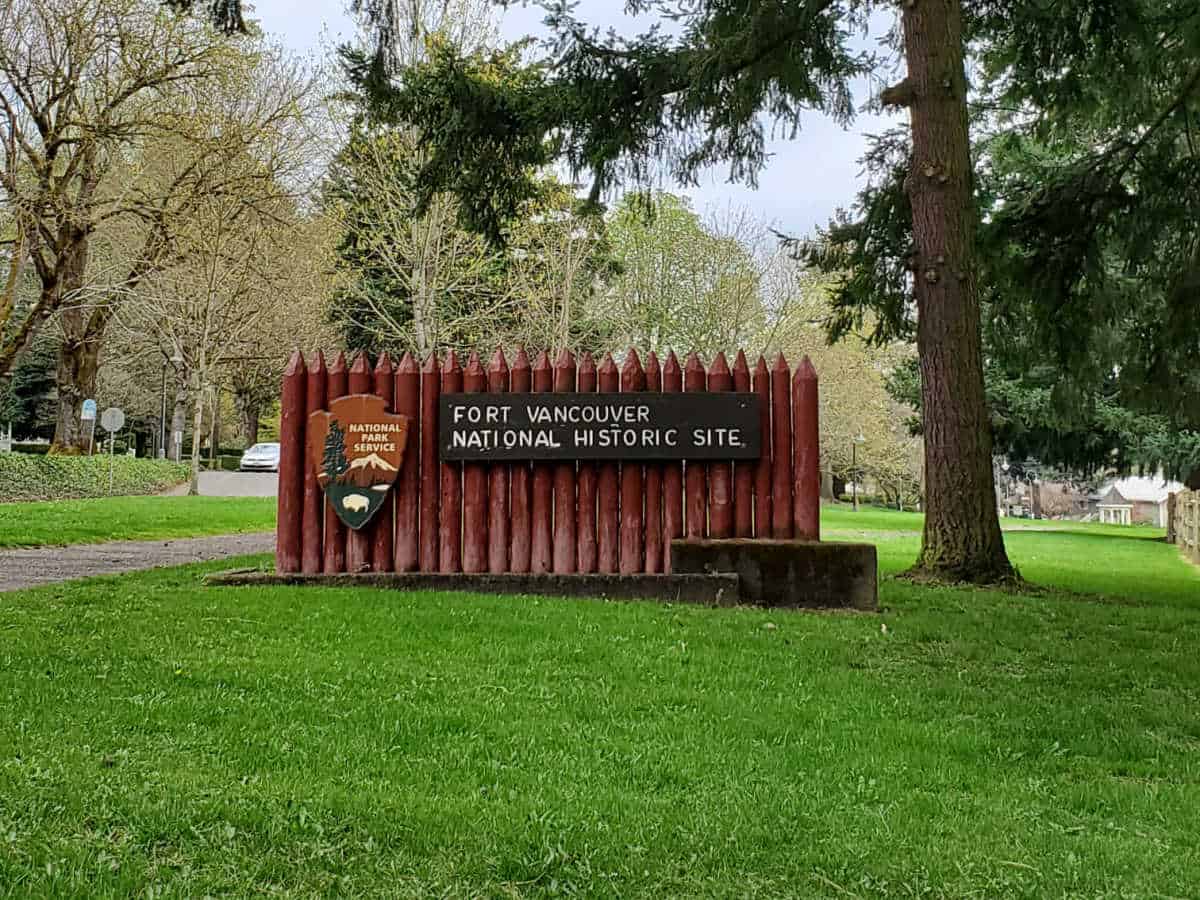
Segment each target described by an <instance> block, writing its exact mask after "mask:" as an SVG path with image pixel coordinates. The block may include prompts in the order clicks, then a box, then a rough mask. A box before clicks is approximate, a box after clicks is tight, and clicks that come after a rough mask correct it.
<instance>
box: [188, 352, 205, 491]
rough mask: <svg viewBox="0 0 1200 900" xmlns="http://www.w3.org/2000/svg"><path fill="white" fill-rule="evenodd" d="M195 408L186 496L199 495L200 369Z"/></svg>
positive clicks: (202, 384) (201, 425)
mask: <svg viewBox="0 0 1200 900" xmlns="http://www.w3.org/2000/svg"><path fill="white" fill-rule="evenodd" d="M194 402H195V408H194V411H193V414H192V477H191V482H190V483H189V484H188V494H189V495H190V496H192V497H195V496H197V495H199V493H200V438H201V436H202V435H203V433H204V369H203V368H201V369H200V370H199V373H198V374H197V377H196V383H195V398H194Z"/></svg>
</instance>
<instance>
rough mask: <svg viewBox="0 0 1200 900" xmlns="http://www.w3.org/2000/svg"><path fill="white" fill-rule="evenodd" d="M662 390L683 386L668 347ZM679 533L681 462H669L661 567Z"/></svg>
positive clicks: (666, 564)
mask: <svg viewBox="0 0 1200 900" xmlns="http://www.w3.org/2000/svg"><path fill="white" fill-rule="evenodd" d="M662 389H663V391H664V393H670V394H678V393H680V392H681V391H682V390H683V369H682V368H680V365H679V357H677V356H676V355H675V351H674V350H672V351H670V352H669V353H668V354H667V361H666V362H665V363H664V364H663V373H662ZM681 537H683V463H681V462H669V463H667V464H666V465H664V466H663V568H662V570H663V571H664V572H670V571H671V541H674V540H678V539H679V538H681Z"/></svg>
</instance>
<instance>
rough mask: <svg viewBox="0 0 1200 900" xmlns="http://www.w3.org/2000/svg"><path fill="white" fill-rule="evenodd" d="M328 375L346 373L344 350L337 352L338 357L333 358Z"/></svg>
mask: <svg viewBox="0 0 1200 900" xmlns="http://www.w3.org/2000/svg"><path fill="white" fill-rule="evenodd" d="M329 371H330V374H334V373H336V374H338V375H340V374H341V373H342V372H345V371H346V353H345V351H344V350H339V351H338V355H337V356H335V357H334V358H333V365H331V366H330V367H329Z"/></svg>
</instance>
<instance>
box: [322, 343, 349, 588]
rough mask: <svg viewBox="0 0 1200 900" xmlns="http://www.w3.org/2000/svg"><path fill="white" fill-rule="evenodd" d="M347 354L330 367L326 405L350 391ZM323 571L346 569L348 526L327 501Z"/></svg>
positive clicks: (326, 382) (338, 357)
mask: <svg viewBox="0 0 1200 900" xmlns="http://www.w3.org/2000/svg"><path fill="white" fill-rule="evenodd" d="M347 385H348V381H347V373H346V354H345V353H339V354H338V355H337V357H336V358H335V359H334V361H333V365H331V366H330V367H329V374H328V378H327V379H326V381H325V401H326V403H325V407H326V409H328V408H329V404H330V403H332V402H333V401H334V400H336V399H337V398H338V397H344V396H346V394H347V392H348V388H347ZM321 569H322V571H324V572H326V573H336V572H345V571H346V526H345V525H343V524H342V520H341V519H339V518H338V515H337V513H336V512H334V510H333V504H332V503H330V502H329V500H328V499H326V501H325V551H324V559H323V560H322V563H321Z"/></svg>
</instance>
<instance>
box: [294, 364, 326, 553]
mask: <svg viewBox="0 0 1200 900" xmlns="http://www.w3.org/2000/svg"><path fill="white" fill-rule="evenodd" d="M326 377H327V373H326V371H325V355H324V354H323V353H321V351H320V350H318V351H317V355H316V356H315V357H314V358H313V363H312V365H311V366H310V367H309V369H308V385H307V390H306V391H305V395H306V396H305V400H306V403H305V407H304V410H305V412H304V422H305V427H307V425H308V417H309V416H311V415H312V414H313V413H315V412H318V411H320V410H322V409H324V408H325V379H326ZM302 452H303V453H304V456H305V463H304V517H303V529H304V530H303V534H302V536H301V542H300V544H301V562H300V571H302V572H303V573H304V574H305V575H316V574H317V573H319V572H320V571H321V535H322V533H323V532H324V528H323V526H324V524H325V522H324V519H325V493H324V492H323V491H322V490H321V485H320V484H319V483H318V482H317V473H316V471H315V470H314V469H313V467H312V466H311V465H309V463H308V451H307V449H306V448H302Z"/></svg>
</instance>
